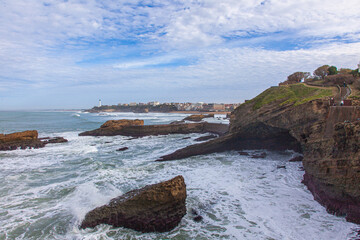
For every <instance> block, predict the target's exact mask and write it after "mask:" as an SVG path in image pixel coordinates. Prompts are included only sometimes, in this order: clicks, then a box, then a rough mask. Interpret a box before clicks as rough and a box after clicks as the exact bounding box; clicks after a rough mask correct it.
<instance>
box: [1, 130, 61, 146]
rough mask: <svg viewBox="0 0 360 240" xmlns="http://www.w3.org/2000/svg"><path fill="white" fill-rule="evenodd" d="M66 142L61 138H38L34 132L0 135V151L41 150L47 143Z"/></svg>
mask: <svg viewBox="0 0 360 240" xmlns="http://www.w3.org/2000/svg"><path fill="white" fill-rule="evenodd" d="M61 142H67V140H66V139H64V138H62V137H54V138H38V132H37V131H36V130H30V131H24V132H16V133H10V134H0V151H8V150H16V149H18V148H21V149H26V148H42V147H45V145H46V144H48V143H61Z"/></svg>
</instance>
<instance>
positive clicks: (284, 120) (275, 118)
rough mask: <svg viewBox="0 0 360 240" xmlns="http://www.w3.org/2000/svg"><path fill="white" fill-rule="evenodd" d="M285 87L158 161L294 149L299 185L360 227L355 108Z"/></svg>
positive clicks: (358, 113)
mask: <svg viewBox="0 0 360 240" xmlns="http://www.w3.org/2000/svg"><path fill="white" fill-rule="evenodd" d="M286 88H290V87H289V86H284V87H277V88H272V89H268V90H267V91H265V92H264V93H262V94H260V95H259V96H257V97H256V98H254V99H253V100H251V101H248V102H247V103H246V104H242V105H241V106H240V107H238V108H237V109H235V110H234V111H233V112H232V114H231V124H230V130H229V133H228V134H227V135H225V136H222V137H219V138H217V139H215V140H212V141H209V142H205V143H200V144H196V145H191V146H188V147H186V148H184V149H180V150H177V151H176V152H174V153H172V154H169V155H166V156H163V157H161V158H160V159H159V160H158V161H167V160H175V159H180V158H185V157H190V156H194V155H200V154H207V153H213V152H221V151H225V150H240V149H258V148H263V149H270V150H281V149H293V150H296V151H298V152H302V153H303V155H304V158H303V165H304V169H305V175H304V181H303V182H304V183H305V184H306V185H307V186H308V188H309V190H310V191H311V192H312V193H313V195H314V198H315V199H316V200H317V201H319V202H320V203H321V204H322V205H324V206H325V207H326V208H327V210H328V211H329V212H331V213H334V214H337V215H345V216H346V219H347V220H349V221H352V222H356V223H360V161H359V149H360V147H359V139H360V123H359V122H358V121H357V120H358V119H359V118H360V108H359V107H356V106H353V107H334V106H330V104H329V101H328V100H326V99H325V98H324V95H327V94H328V93H324V92H319V91H320V90H319V91H318V90H316V89H315V90H313V89H304V88H303V87H301V89H298V88H293V89H292V90H294V91H293V92H292V93H289V92H288V90H289V89H286ZM284 93H285V94H284ZM319 97H321V98H319Z"/></svg>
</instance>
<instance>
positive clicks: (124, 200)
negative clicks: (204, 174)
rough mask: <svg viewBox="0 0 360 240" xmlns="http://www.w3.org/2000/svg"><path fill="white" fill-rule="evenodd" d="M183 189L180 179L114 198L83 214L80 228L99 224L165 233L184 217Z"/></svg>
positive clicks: (184, 187) (176, 178)
mask: <svg viewBox="0 0 360 240" xmlns="http://www.w3.org/2000/svg"><path fill="white" fill-rule="evenodd" d="M185 201H186V185H185V182H184V178H183V177H182V176H177V177H175V178H173V179H171V180H168V181H165V182H161V183H158V184H153V185H148V186H146V187H144V188H141V189H137V190H132V191H130V192H127V193H125V194H124V195H122V196H120V197H117V198H114V199H112V200H111V201H110V203H109V204H107V205H104V206H102V207H98V208H95V209H94V210H92V211H90V212H89V213H87V214H86V216H85V219H84V220H83V221H82V223H81V226H80V228H88V227H89V228H94V227H95V226H97V225H99V224H109V225H112V226H114V227H126V228H131V229H134V230H137V231H141V232H165V231H170V230H171V229H173V228H175V227H176V226H177V225H178V224H179V222H180V221H181V219H182V217H183V216H184V215H185V214H186V205H185Z"/></svg>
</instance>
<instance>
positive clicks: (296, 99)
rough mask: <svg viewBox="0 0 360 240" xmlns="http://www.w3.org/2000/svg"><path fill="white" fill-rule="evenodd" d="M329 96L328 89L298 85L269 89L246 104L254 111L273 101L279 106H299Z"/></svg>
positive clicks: (329, 91)
mask: <svg viewBox="0 0 360 240" xmlns="http://www.w3.org/2000/svg"><path fill="white" fill-rule="evenodd" d="M331 95H332V91H331V90H330V89H321V88H316V87H308V86H305V85H304V84H302V83H299V84H293V85H288V86H279V87H271V88H269V89H267V90H265V91H264V92H262V93H261V94H259V95H258V96H256V97H255V98H253V99H251V100H250V101H247V102H246V104H250V103H253V104H254V106H253V109H254V110H256V109H259V108H261V107H262V106H264V105H266V104H269V103H272V102H274V101H277V102H279V105H284V104H290V103H293V104H294V105H299V104H302V103H305V102H308V101H311V100H314V99H319V98H324V97H327V96H331Z"/></svg>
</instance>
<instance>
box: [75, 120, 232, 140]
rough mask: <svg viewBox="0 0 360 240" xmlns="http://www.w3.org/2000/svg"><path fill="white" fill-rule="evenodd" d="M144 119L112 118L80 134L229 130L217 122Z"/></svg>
mask: <svg viewBox="0 0 360 240" xmlns="http://www.w3.org/2000/svg"><path fill="white" fill-rule="evenodd" d="M143 124H144V121H143V120H138V119H137V120H110V121H107V122H106V123H104V124H103V125H102V126H101V127H100V128H98V129H95V130H92V131H86V132H82V133H80V134H79V136H116V135H122V136H132V137H143V136H151V135H167V134H188V133H205V132H211V133H216V134H219V135H223V134H224V133H225V132H227V130H228V127H229V126H228V125H226V124H217V123H206V122H201V123H179V124H174V123H173V124H161V125H143Z"/></svg>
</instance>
